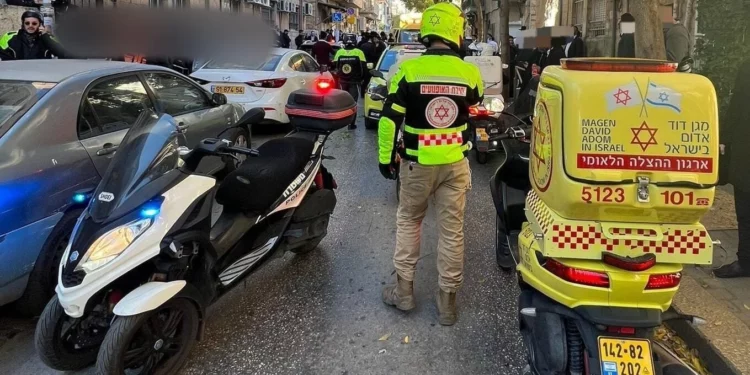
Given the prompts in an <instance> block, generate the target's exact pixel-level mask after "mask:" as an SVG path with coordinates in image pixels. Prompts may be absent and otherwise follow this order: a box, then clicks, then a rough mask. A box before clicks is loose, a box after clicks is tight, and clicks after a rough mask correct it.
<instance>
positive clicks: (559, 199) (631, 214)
mask: <svg viewBox="0 0 750 375" xmlns="http://www.w3.org/2000/svg"><path fill="white" fill-rule="evenodd" d="M676 67H677V64H673V63H668V62H664V61H652V60H636V59H601V58H598V59H565V60H563V62H562V66H561V67H558V66H551V67H548V68H546V69H545V70H544V72H543V74H542V76H541V79H540V83H539V88H538V91H537V101H536V106H535V110H534V112H535V116H534V125H533V131H532V143H531V151H532V152H531V157H530V166H529V169H530V174H531V181H532V188H533V190H532V191H531V192H530V194H529V196H528V198H527V206H528V207H529V208H530V210H528V211H527V213H526V216H527V218H528V219H529V222H530V223H531V229H533V232H534V235H535V236H537V237H540V236H541V237H543V240H542V241H536V242H537V243H538V244H539V247H540V250H541V252H542V254H543V255H544V256H549V257H555V258H576V259H601V257H602V253H603V252H612V253H614V254H615V255H618V256H625V257H638V256H642V255H645V254H654V255H655V256H656V261H657V262H659V263H681V264H710V263H711V260H712V251H713V245H712V241H711V239H710V237H709V236H708V232H707V231H706V229H705V227H703V225H701V224H700V222H699V220H700V218H701V217H702V216H703V214H704V213H706V212H707V211H708V210H709V209H710V207H711V205H712V204H713V200H714V187H715V185H716V183H717V181H718V157H719V151H718V150H719V139H718V136H719V127H718V126H719V122H718V110H717V100H716V92H715V90H714V87H713V85H712V84H711V82H710V81H709V80H708V79H706V78H705V77H703V76H700V75H695V74H686V73H678V72H675V70H676ZM604 72H606V73H604ZM584 103H585V105H582V104H584ZM599 250H601V251H599Z"/></svg>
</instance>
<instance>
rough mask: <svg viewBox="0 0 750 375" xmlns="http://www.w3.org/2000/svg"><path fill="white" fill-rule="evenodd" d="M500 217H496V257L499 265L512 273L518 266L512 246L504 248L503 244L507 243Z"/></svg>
mask: <svg viewBox="0 0 750 375" xmlns="http://www.w3.org/2000/svg"><path fill="white" fill-rule="evenodd" d="M500 225H501V219H500V215H496V216H495V257H496V258H497V265H498V266H499V267H500V268H501V269H503V270H504V271H510V270H512V269H513V267H515V266H516V261H515V260H514V259H513V254H512V253H511V251H512V250H511V248H510V247H511V245H512V244H508V246H507V247H506V246H503V242H506V241H507V236H506V234H505V230H504V229H501V227H500Z"/></svg>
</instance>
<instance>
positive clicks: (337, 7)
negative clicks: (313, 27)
mask: <svg viewBox="0 0 750 375" xmlns="http://www.w3.org/2000/svg"><path fill="white" fill-rule="evenodd" d="M318 5H320V6H323V7H326V8H333V9H338V10H346V8H344V7H342V6H340V5H336V4H331V3H324V2H320V1H318Z"/></svg>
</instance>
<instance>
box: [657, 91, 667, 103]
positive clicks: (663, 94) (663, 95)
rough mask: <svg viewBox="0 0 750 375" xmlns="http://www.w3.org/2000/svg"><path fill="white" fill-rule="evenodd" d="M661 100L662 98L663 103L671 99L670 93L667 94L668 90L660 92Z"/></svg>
mask: <svg viewBox="0 0 750 375" xmlns="http://www.w3.org/2000/svg"><path fill="white" fill-rule="evenodd" d="M659 100H661V102H662V103H664V102H666V101H668V100H669V94H667V93H666V92H663V93H661V94H659Z"/></svg>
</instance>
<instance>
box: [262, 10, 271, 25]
mask: <svg viewBox="0 0 750 375" xmlns="http://www.w3.org/2000/svg"><path fill="white" fill-rule="evenodd" d="M260 15H261V18H263V21H266V23H267V24H269V25H273V21H272V20H271V8H266V7H262V8H260Z"/></svg>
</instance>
